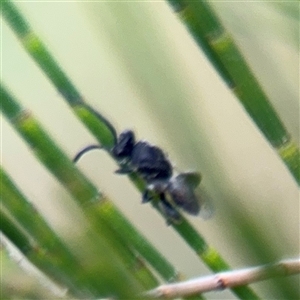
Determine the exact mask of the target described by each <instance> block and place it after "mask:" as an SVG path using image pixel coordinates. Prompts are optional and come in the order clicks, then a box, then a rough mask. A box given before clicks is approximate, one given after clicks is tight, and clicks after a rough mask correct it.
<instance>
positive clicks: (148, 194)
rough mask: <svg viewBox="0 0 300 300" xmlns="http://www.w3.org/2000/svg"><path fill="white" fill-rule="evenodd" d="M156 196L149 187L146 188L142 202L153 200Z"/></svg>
mask: <svg viewBox="0 0 300 300" xmlns="http://www.w3.org/2000/svg"><path fill="white" fill-rule="evenodd" d="M153 198H154V196H153V192H152V191H151V190H149V189H146V190H145V191H144V193H143V195H142V203H143V204H144V203H148V202H150V201H151V200H153Z"/></svg>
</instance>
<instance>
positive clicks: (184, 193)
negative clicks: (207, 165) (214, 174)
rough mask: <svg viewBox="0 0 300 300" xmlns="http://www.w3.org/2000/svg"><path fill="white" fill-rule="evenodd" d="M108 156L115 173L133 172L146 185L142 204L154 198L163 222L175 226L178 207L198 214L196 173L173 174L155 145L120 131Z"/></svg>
mask: <svg viewBox="0 0 300 300" xmlns="http://www.w3.org/2000/svg"><path fill="white" fill-rule="evenodd" d="M101 148H102V147H101V146H99V145H90V146H87V147H85V148H84V149H82V150H81V151H80V152H79V153H78V154H77V155H76V156H75V158H74V161H75V162H77V161H78V160H79V159H80V158H81V156H82V155H83V154H85V153H86V152H88V151H90V150H92V149H101ZM109 151H110V154H111V155H112V156H113V157H114V158H115V159H116V160H117V162H118V164H119V167H120V168H119V169H118V170H116V171H115V172H116V173H117V174H130V173H132V172H137V173H138V174H139V175H140V176H141V177H142V179H143V180H144V181H145V182H146V189H145V191H144V193H143V196H142V203H147V202H149V201H151V200H154V199H158V207H159V209H160V210H161V212H162V213H163V215H164V216H165V217H166V220H167V223H168V224H170V223H173V222H175V223H178V222H180V220H181V215H180V213H179V212H178V210H177V209H176V208H177V207H178V208H181V209H182V210H183V211H185V212H186V213H188V214H190V215H198V214H199V212H200V209H201V204H202V201H200V199H199V196H196V193H195V190H196V188H197V187H198V185H199V184H200V181H201V175H200V173H198V172H183V173H177V174H174V168H173V166H172V164H171V162H170V161H169V159H168V158H167V156H166V155H165V153H164V152H163V151H162V150H161V149H160V148H159V147H157V146H155V145H152V144H150V143H148V142H147V141H136V139H135V135H134V132H133V131H132V130H125V131H123V132H122V133H121V134H120V135H119V137H118V139H117V141H116V144H115V145H114V147H112V149H111V150H109Z"/></svg>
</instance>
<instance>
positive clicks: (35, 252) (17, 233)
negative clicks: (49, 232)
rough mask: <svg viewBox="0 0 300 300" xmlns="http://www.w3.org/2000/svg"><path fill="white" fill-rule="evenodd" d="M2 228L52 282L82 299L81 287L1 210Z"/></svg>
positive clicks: (0, 223) (0, 221)
mask: <svg viewBox="0 0 300 300" xmlns="http://www.w3.org/2000/svg"><path fill="white" fill-rule="evenodd" d="M0 227H1V231H2V232H3V234H4V235H5V236H6V237H7V238H8V239H9V240H10V241H11V242H12V243H13V244H14V245H15V246H16V247H17V248H18V249H19V250H20V251H21V252H22V253H23V255H24V256H25V257H26V258H27V259H28V260H29V261H30V262H32V263H33V264H34V265H35V266H36V267H37V268H39V269H40V270H41V271H42V272H44V273H45V274H46V275H48V276H49V278H51V279H52V280H54V281H56V282H59V283H63V284H65V285H66V286H67V287H68V289H69V291H70V292H71V293H72V294H73V295H74V296H77V297H82V296H83V295H82V293H81V292H80V289H79V286H76V285H74V283H72V282H70V278H69V277H68V276H66V275H65V274H63V271H62V270H59V269H57V268H55V267H54V266H53V260H51V258H49V255H48V253H47V252H46V251H44V249H41V248H40V247H39V246H38V245H37V244H36V243H34V242H33V241H32V239H30V238H29V237H28V235H26V234H25V233H24V231H22V230H21V227H20V226H18V225H17V224H16V223H15V222H13V221H12V220H11V219H10V218H9V217H8V216H7V214H5V212H4V211H3V210H2V209H0Z"/></svg>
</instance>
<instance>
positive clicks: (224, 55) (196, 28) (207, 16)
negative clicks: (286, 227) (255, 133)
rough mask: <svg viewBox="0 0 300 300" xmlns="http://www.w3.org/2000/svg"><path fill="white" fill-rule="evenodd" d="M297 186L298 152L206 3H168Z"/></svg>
mask: <svg viewBox="0 0 300 300" xmlns="http://www.w3.org/2000/svg"><path fill="white" fill-rule="evenodd" d="M167 1H168V2H169V3H170V4H171V5H172V6H173V8H174V10H175V11H176V12H177V13H178V15H179V17H180V18H181V19H182V21H183V22H184V23H185V24H186V26H187V27H188V29H189V31H190V32H191V34H192V35H193V37H194V39H195V41H196V42H197V43H198V45H199V46H200V47H201V48H202V50H203V51H204V53H205V54H206V56H207V57H208V59H209V60H210V61H211V63H212V64H213V66H214V67H215V68H216V70H217V71H218V73H219V75H220V76H221V77H222V79H223V80H224V81H225V82H226V83H227V85H228V87H229V88H230V89H231V90H232V91H233V92H234V94H235V95H236V96H237V98H238V99H239V100H240V102H241V104H242V105H243V106H244V108H245V109H246V110H247V112H248V113H249V115H250V116H251V118H252V120H253V121H254V122H255V124H256V125H257V126H258V127H259V129H260V130H261V132H262V133H263V134H264V135H265V137H266V138H267V140H268V141H269V142H270V144H271V145H272V146H273V147H274V148H275V150H276V151H277V153H278V154H279V156H280V157H281V159H282V160H283V161H284V163H285V164H286V166H287V167H288V169H289V170H290V172H291V174H292V175H293V176H294V178H295V180H296V181H297V183H298V184H300V152H299V149H298V147H297V145H296V143H295V142H294V141H293V140H292V139H291V138H290V135H289V133H288V132H287V130H286V128H285V127H284V124H283V123H282V122H281V120H280V118H279V116H278V114H277V113H276V111H275V109H274V108H273V106H272V104H271V102H270V100H269V99H268V96H267V95H266V93H265V92H264V91H263V89H262V87H261V86H260V84H259V82H258V80H257V79H256V78H255V76H254V74H253V72H252V71H251V70H250V68H249V66H248V64H247V62H246V60H245V59H244V57H243V55H242V53H241V52H240V50H239V49H238V47H237V45H236V44H235V42H234V40H233V38H232V37H231V36H230V34H229V33H228V32H227V31H226V29H225V28H224V27H223V25H222V24H221V22H220V20H219V18H218V17H217V15H216V14H215V13H214V12H213V10H212V9H211V7H210V4H209V3H208V1H203V0H199V1H189V0H167Z"/></svg>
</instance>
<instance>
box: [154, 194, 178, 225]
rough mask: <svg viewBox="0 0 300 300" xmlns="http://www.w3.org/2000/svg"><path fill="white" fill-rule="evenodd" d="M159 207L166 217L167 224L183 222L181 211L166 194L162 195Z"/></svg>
mask: <svg viewBox="0 0 300 300" xmlns="http://www.w3.org/2000/svg"><path fill="white" fill-rule="evenodd" d="M158 207H159V209H160V211H161V212H162V214H163V215H164V216H165V218H166V222H167V225H168V226H169V225H171V224H179V223H180V222H181V215H180V213H179V212H178V211H177V210H176V209H175V207H173V206H172V205H171V204H170V203H169V202H168V201H167V199H166V198H165V195H164V194H161V195H160V201H159V203H158Z"/></svg>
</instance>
